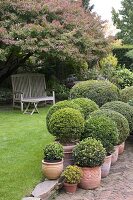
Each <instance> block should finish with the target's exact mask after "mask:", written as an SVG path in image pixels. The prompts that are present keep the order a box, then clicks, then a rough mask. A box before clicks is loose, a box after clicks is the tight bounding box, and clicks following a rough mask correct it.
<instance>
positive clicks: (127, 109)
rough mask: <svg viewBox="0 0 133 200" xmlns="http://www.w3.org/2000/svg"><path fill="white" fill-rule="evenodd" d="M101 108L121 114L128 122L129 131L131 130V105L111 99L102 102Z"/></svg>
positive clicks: (132, 115)
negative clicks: (104, 102)
mask: <svg viewBox="0 0 133 200" xmlns="http://www.w3.org/2000/svg"><path fill="white" fill-rule="evenodd" d="M101 109H110V110H114V111H116V112H119V113H120V114H122V115H123V116H124V117H125V118H126V119H127V121H128V123H129V128H130V131H132V130H133V107H132V106H130V105H129V104H128V103H124V102H122V101H112V102H108V103H106V104H104V105H103V106H102V107H101Z"/></svg>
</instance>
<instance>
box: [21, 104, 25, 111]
mask: <svg viewBox="0 0 133 200" xmlns="http://www.w3.org/2000/svg"><path fill="white" fill-rule="evenodd" d="M23 110H24V103H23V102H21V111H22V112H23Z"/></svg>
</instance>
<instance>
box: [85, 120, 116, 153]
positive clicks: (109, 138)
mask: <svg viewBox="0 0 133 200" xmlns="http://www.w3.org/2000/svg"><path fill="white" fill-rule="evenodd" d="M118 136H119V135H118V129H117V126H116V124H115V122H114V121H112V120H111V119H110V118H109V117H106V116H90V117H89V118H88V120H86V122H85V129H84V133H83V134H82V137H83V138H88V137H92V138H95V139H97V140H100V141H101V143H102V144H103V147H104V148H105V149H106V152H107V155H108V154H111V153H112V151H113V150H114V146H115V145H117V144H118Z"/></svg>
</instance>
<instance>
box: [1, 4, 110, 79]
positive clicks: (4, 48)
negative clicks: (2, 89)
mask: <svg viewBox="0 0 133 200" xmlns="http://www.w3.org/2000/svg"><path fill="white" fill-rule="evenodd" d="M0 8H1V9H0V83H2V81H4V80H5V79H6V78H7V77H8V76H10V75H11V74H12V73H15V72H16V70H17V69H18V68H20V67H24V66H25V64H26V62H27V61H29V60H30V61H32V62H34V63H35V66H36V67H37V68H38V67H39V69H40V68H44V67H45V63H46V60H47V61H57V62H55V65H56V66H59V62H62V63H65V62H70V61H71V63H74V64H75V63H76V64H77V65H76V64H75V65H76V66H78V65H79V66H80V63H84V62H87V63H88V62H91V61H93V60H97V59H99V58H100V57H101V56H102V55H103V54H105V53H106V50H107V47H108V43H107V42H106V40H105V38H104V34H103V24H102V22H101V21H100V19H99V18H98V17H97V16H96V15H95V14H94V13H91V12H89V11H88V12H85V10H84V8H83V5H82V0H78V1H71V0H68V1H66V0H45V1H44V0H26V1H22V0H15V1H12V0H1V1H0ZM50 64H51V63H48V65H47V66H50ZM30 71H32V69H30ZM59 71H60V69H59Z"/></svg>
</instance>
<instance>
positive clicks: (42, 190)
mask: <svg viewBox="0 0 133 200" xmlns="http://www.w3.org/2000/svg"><path fill="white" fill-rule="evenodd" d="M57 185H58V180H51V181H50V180H46V181H44V182H42V183H39V184H38V185H37V186H36V187H35V189H34V190H33V192H32V195H33V196H34V197H37V198H41V199H47V198H48V197H49V196H50V194H51V191H52V190H54V189H55V187H56V186H57Z"/></svg>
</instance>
